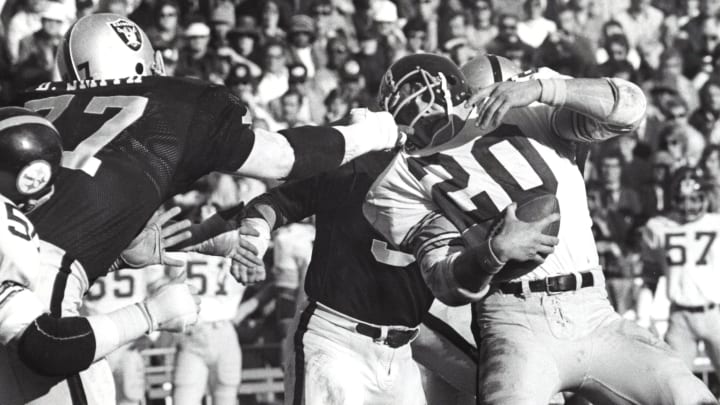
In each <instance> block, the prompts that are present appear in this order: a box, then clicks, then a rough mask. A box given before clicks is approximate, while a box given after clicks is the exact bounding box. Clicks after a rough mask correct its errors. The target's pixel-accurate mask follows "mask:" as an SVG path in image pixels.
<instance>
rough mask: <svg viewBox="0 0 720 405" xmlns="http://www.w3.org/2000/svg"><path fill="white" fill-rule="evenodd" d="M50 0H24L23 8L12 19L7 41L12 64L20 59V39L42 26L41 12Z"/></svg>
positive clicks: (8, 28)
mask: <svg viewBox="0 0 720 405" xmlns="http://www.w3.org/2000/svg"><path fill="white" fill-rule="evenodd" d="M48 1H50V0H23V1H22V8H21V9H20V10H19V11H18V12H17V13H15V15H13V16H12V18H11V19H10V23H9V24H8V27H7V34H6V38H5V41H6V44H7V49H8V51H9V55H10V63H11V64H13V65H14V64H15V63H17V61H18V56H19V52H20V51H19V48H20V41H21V40H22V39H23V38H25V37H27V36H30V35H32V34H33V33H35V32H37V31H38V30H39V29H40V28H41V27H42V23H41V21H40V20H41V17H40V14H41V13H42V11H43V10H44V9H45V7H46V5H47V3H48Z"/></svg>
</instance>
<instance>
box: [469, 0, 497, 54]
mask: <svg viewBox="0 0 720 405" xmlns="http://www.w3.org/2000/svg"><path fill="white" fill-rule="evenodd" d="M472 17H473V18H472V25H471V26H470V27H469V28H468V39H469V40H470V45H471V46H472V47H473V48H475V49H476V50H485V47H486V46H487V44H488V43H489V42H490V41H492V39H493V38H495V37H496V36H497V34H498V27H497V26H496V25H495V24H493V8H492V1H490V0H476V1H475V2H473V3H472Z"/></svg>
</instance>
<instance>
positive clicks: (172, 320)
mask: <svg viewBox="0 0 720 405" xmlns="http://www.w3.org/2000/svg"><path fill="white" fill-rule="evenodd" d="M138 305H139V306H140V308H141V309H142V310H143V313H144V314H145V316H146V317H147V320H148V325H149V326H150V328H149V333H151V332H154V331H158V330H162V331H167V332H186V331H187V330H188V329H189V328H190V327H191V326H193V325H195V324H196V323H197V321H198V314H199V313H200V298H199V297H198V296H196V295H193V294H192V292H191V291H190V286H189V285H188V284H185V283H179V282H171V283H169V284H166V285H164V286H162V287H160V288H158V289H157V290H156V291H155V292H154V293H152V295H150V296H149V297H147V298H146V299H145V301H143V302H141V303H139V304H138Z"/></svg>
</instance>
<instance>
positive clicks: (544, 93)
mask: <svg viewBox="0 0 720 405" xmlns="http://www.w3.org/2000/svg"><path fill="white" fill-rule="evenodd" d="M538 82H539V83H540V102H541V103H545V104H548V105H551V106H554V107H562V106H564V105H565V100H566V99H567V82H565V80H564V79H538Z"/></svg>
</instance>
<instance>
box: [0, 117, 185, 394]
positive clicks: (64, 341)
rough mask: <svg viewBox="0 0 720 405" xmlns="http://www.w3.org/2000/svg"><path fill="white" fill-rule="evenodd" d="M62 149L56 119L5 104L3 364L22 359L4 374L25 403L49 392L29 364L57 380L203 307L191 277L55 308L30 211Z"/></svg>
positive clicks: (0, 390) (0, 266)
mask: <svg viewBox="0 0 720 405" xmlns="http://www.w3.org/2000/svg"><path fill="white" fill-rule="evenodd" d="M61 155H62V145H61V141H60V136H59V134H58V133H57V131H56V129H55V128H54V127H53V125H52V124H51V123H50V122H49V121H47V120H46V119H44V118H42V117H40V116H39V115H37V114H35V113H33V112H31V111H29V110H26V109H23V108H16V107H6V108H2V109H0V202H2V204H3V206H4V208H3V209H2V210H0V343H1V344H2V345H1V346H0V364H2V365H3V366H4V367H3V368H4V370H8V369H7V368H5V367H7V366H8V365H9V364H13V365H17V366H18V367H13V371H14V372H15V374H6V373H2V374H0V403H2V404H4V405H5V404H7V405H16V404H24V403H25V402H26V401H25V400H24V399H23V398H24V397H23V395H25V394H27V393H35V394H37V393H42V392H41V391H31V390H32V389H38V388H40V386H38V385H34V386H31V387H28V386H26V385H25V382H26V381H25V378H26V377H28V376H29V374H28V373H30V371H29V369H28V368H26V367H25V366H26V365H27V366H30V367H31V368H32V369H33V370H35V371H37V372H38V373H42V374H43V375H47V376H48V377H46V378H44V379H43V381H45V382H47V383H50V382H57V381H59V380H61V379H62V378H52V377H50V376H64V375H65V370H67V369H72V368H73V367H78V366H79V365H80V366H82V365H84V364H89V363H90V362H92V361H94V360H97V359H100V358H102V357H104V356H105V355H106V354H107V353H109V352H110V351H112V350H114V349H115V348H117V347H119V346H121V345H123V344H125V343H127V342H129V341H131V340H133V339H135V338H137V337H139V336H141V335H142V334H144V333H145V332H148V331H152V330H170V331H182V330H185V328H186V327H187V326H189V325H191V324H193V323H194V322H195V321H196V320H197V312H198V311H199V308H198V306H197V303H196V302H195V300H194V298H193V296H192V295H191V294H190V290H189V289H188V287H187V286H186V285H184V284H173V285H170V286H167V287H166V288H163V289H162V290H160V291H158V292H157V293H156V294H154V295H153V296H151V297H149V298H147V299H146V300H145V301H143V302H140V303H137V304H131V305H127V306H124V307H123V308H117V310H115V311H113V312H111V313H108V314H104V315H95V316H89V317H66V318H59V317H57V316H55V315H53V313H57V311H58V309H57V308H56V307H55V305H57V303H52V306H50V307H49V306H48V302H47V301H45V300H43V299H42V296H41V295H39V294H38V291H42V289H43V288H42V286H43V285H45V284H52V283H53V277H48V274H47V273H45V272H44V270H45V269H44V268H43V264H42V259H41V256H40V252H39V251H40V241H39V239H38V234H37V232H35V229H34V228H33V224H32V223H31V222H30V221H29V220H28V219H27V217H26V216H25V215H24V211H25V209H27V208H29V207H37V206H38V204H40V203H42V202H43V201H44V202H45V203H47V201H48V200H49V199H50V197H52V194H53V190H54V188H53V185H52V183H53V181H54V180H55V177H56V175H57V172H58V169H59V166H60V159H61ZM173 213H175V214H176V213H177V212H171V213H170V215H168V216H164V217H158V219H157V222H156V223H159V224H162V223H164V222H165V221H166V220H167V219H169V218H170V217H172V215H173ZM171 240H172V238H170V239H168V241H171ZM136 257H137V255H136ZM49 353H52V354H53V355H49ZM21 365H22V367H19V366H21ZM84 367H86V366H84ZM33 375H34V374H33Z"/></svg>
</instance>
